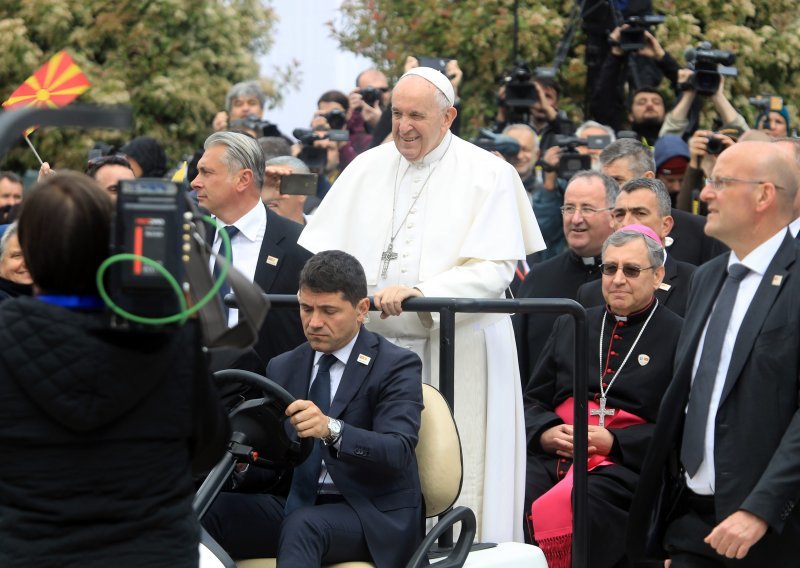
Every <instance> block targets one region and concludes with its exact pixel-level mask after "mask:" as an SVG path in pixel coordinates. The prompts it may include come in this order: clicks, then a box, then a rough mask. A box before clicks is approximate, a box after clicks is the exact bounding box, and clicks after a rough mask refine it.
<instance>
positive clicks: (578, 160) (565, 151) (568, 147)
mask: <svg viewBox="0 0 800 568" xmlns="http://www.w3.org/2000/svg"><path fill="white" fill-rule="evenodd" d="M598 138H600V137H598ZM609 141H610V138H609ZM555 142H556V145H557V146H558V147H559V148H561V154H560V157H559V158H558V168H557V170H556V171H557V172H558V177H560V178H564V179H566V180H569V179H570V178H572V176H574V175H575V174H576V173H578V172H579V171H582V170H588V169H591V167H592V157H591V156H590V155H588V154H581V153H580V152H578V146H588V145H589V140H586V139H584V138H578V137H577V136H562V135H559V136H556V139H555Z"/></svg>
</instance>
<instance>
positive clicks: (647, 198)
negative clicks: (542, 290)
mask: <svg viewBox="0 0 800 568" xmlns="http://www.w3.org/2000/svg"><path fill="white" fill-rule="evenodd" d="M670 209H671V205H670V197H669V192H668V190H667V188H666V186H665V185H664V182H662V181H661V180H657V179H649V178H637V179H632V180H631V181H629V182H628V183H626V184H625V185H623V186H622V187H621V188H620V191H619V193H618V194H617V198H616V200H615V202H614V208H613V209H612V210H611V217H612V220H613V223H614V228H615V229H619V228H620V227H623V226H625V225H631V224H633V223H638V224H640V225H645V226H646V227H649V228H651V229H652V230H653V231H654V232H655V233H656V234H657V235H658V236H659V238H660V239H661V242H664V240H666V238H667V235H669V233H670V231H671V230H672V226H673V220H672V215H670ZM695 268H696V267H695V266H694V265H692V264H689V263H688V262H681V261H680V260H675V259H674V258H673V257H672V255H669V254H667V255H666V260H665V262H664V279H663V281H662V282H661V284H660V285H659V287H658V289H657V290H656V298H658V300H659V302H661V303H662V304H663V305H664V306H666V307H668V308H669V309H671V310H672V311H673V312H675V313H676V314H678V315H679V316H683V315H684V313H685V311H686V302H687V300H688V299H689V279H690V278H691V276H692V272H694V269H695ZM577 300H578V303H580V304H581V305H583V306H584V307H587V308H588V307H591V306H600V305H602V304H603V291H602V289H601V287H600V282H587V283H586V284H584V285H583V286H581V287H580V288H579V289H578V296H577Z"/></svg>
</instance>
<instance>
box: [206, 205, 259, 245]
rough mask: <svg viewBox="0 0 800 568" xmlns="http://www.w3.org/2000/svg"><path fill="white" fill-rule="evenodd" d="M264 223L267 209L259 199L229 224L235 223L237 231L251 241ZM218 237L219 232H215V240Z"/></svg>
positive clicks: (256, 236) (255, 237)
mask: <svg viewBox="0 0 800 568" xmlns="http://www.w3.org/2000/svg"><path fill="white" fill-rule="evenodd" d="M215 219H216V217H215ZM266 223H267V210H266V208H265V207H264V204H263V203H262V202H261V200H260V199H259V200H258V203H256V205H255V206H254V207H253V208H252V209H251V210H250V211H248V212H247V213H245V214H244V215H242V216H241V217H239V219H238V220H237V221H236V222H235V223H230V224H231V225H236V228H237V229H239V233H241V234H242V235H243V236H244V237H245V238H246V239H247V240H248V241H251V242H253V241H255V240H256V239H257V238H258V232H259V230H260V229H261V227H263V226H264V225H266ZM225 226H227V225H225ZM218 239H220V236H219V233H217V237H216V240H218Z"/></svg>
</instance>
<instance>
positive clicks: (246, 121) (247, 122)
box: [228, 116, 282, 138]
mask: <svg viewBox="0 0 800 568" xmlns="http://www.w3.org/2000/svg"><path fill="white" fill-rule="evenodd" d="M228 128H230V129H231V130H236V129H237V128H239V129H244V130H252V131H253V132H255V133H256V137H257V138H262V137H264V136H282V134H281V133H280V131H279V130H278V127H277V126H276V125H274V124H272V123H271V122H269V121H268V120H261V119H260V118H258V117H255V116H248V117H245V118H238V119H236V120H231V121H230V123H229V124H228Z"/></svg>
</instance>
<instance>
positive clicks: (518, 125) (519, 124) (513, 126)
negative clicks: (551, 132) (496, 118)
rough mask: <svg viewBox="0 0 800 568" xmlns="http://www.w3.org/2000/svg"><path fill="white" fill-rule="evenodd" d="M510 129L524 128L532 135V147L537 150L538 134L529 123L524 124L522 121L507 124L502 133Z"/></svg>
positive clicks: (506, 132)
mask: <svg viewBox="0 0 800 568" xmlns="http://www.w3.org/2000/svg"><path fill="white" fill-rule="evenodd" d="M512 130H525V131H526V132H528V133H530V134H531V136H533V149H534V151H538V150H539V135H538V134H536V131H535V130H534V129H533V128H531V126H530V125H529V124H524V123H522V122H515V123H514V124H509V125H508V126H506V127H505V128H504V129H503V134H508V133H509V132H511V131H512Z"/></svg>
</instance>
